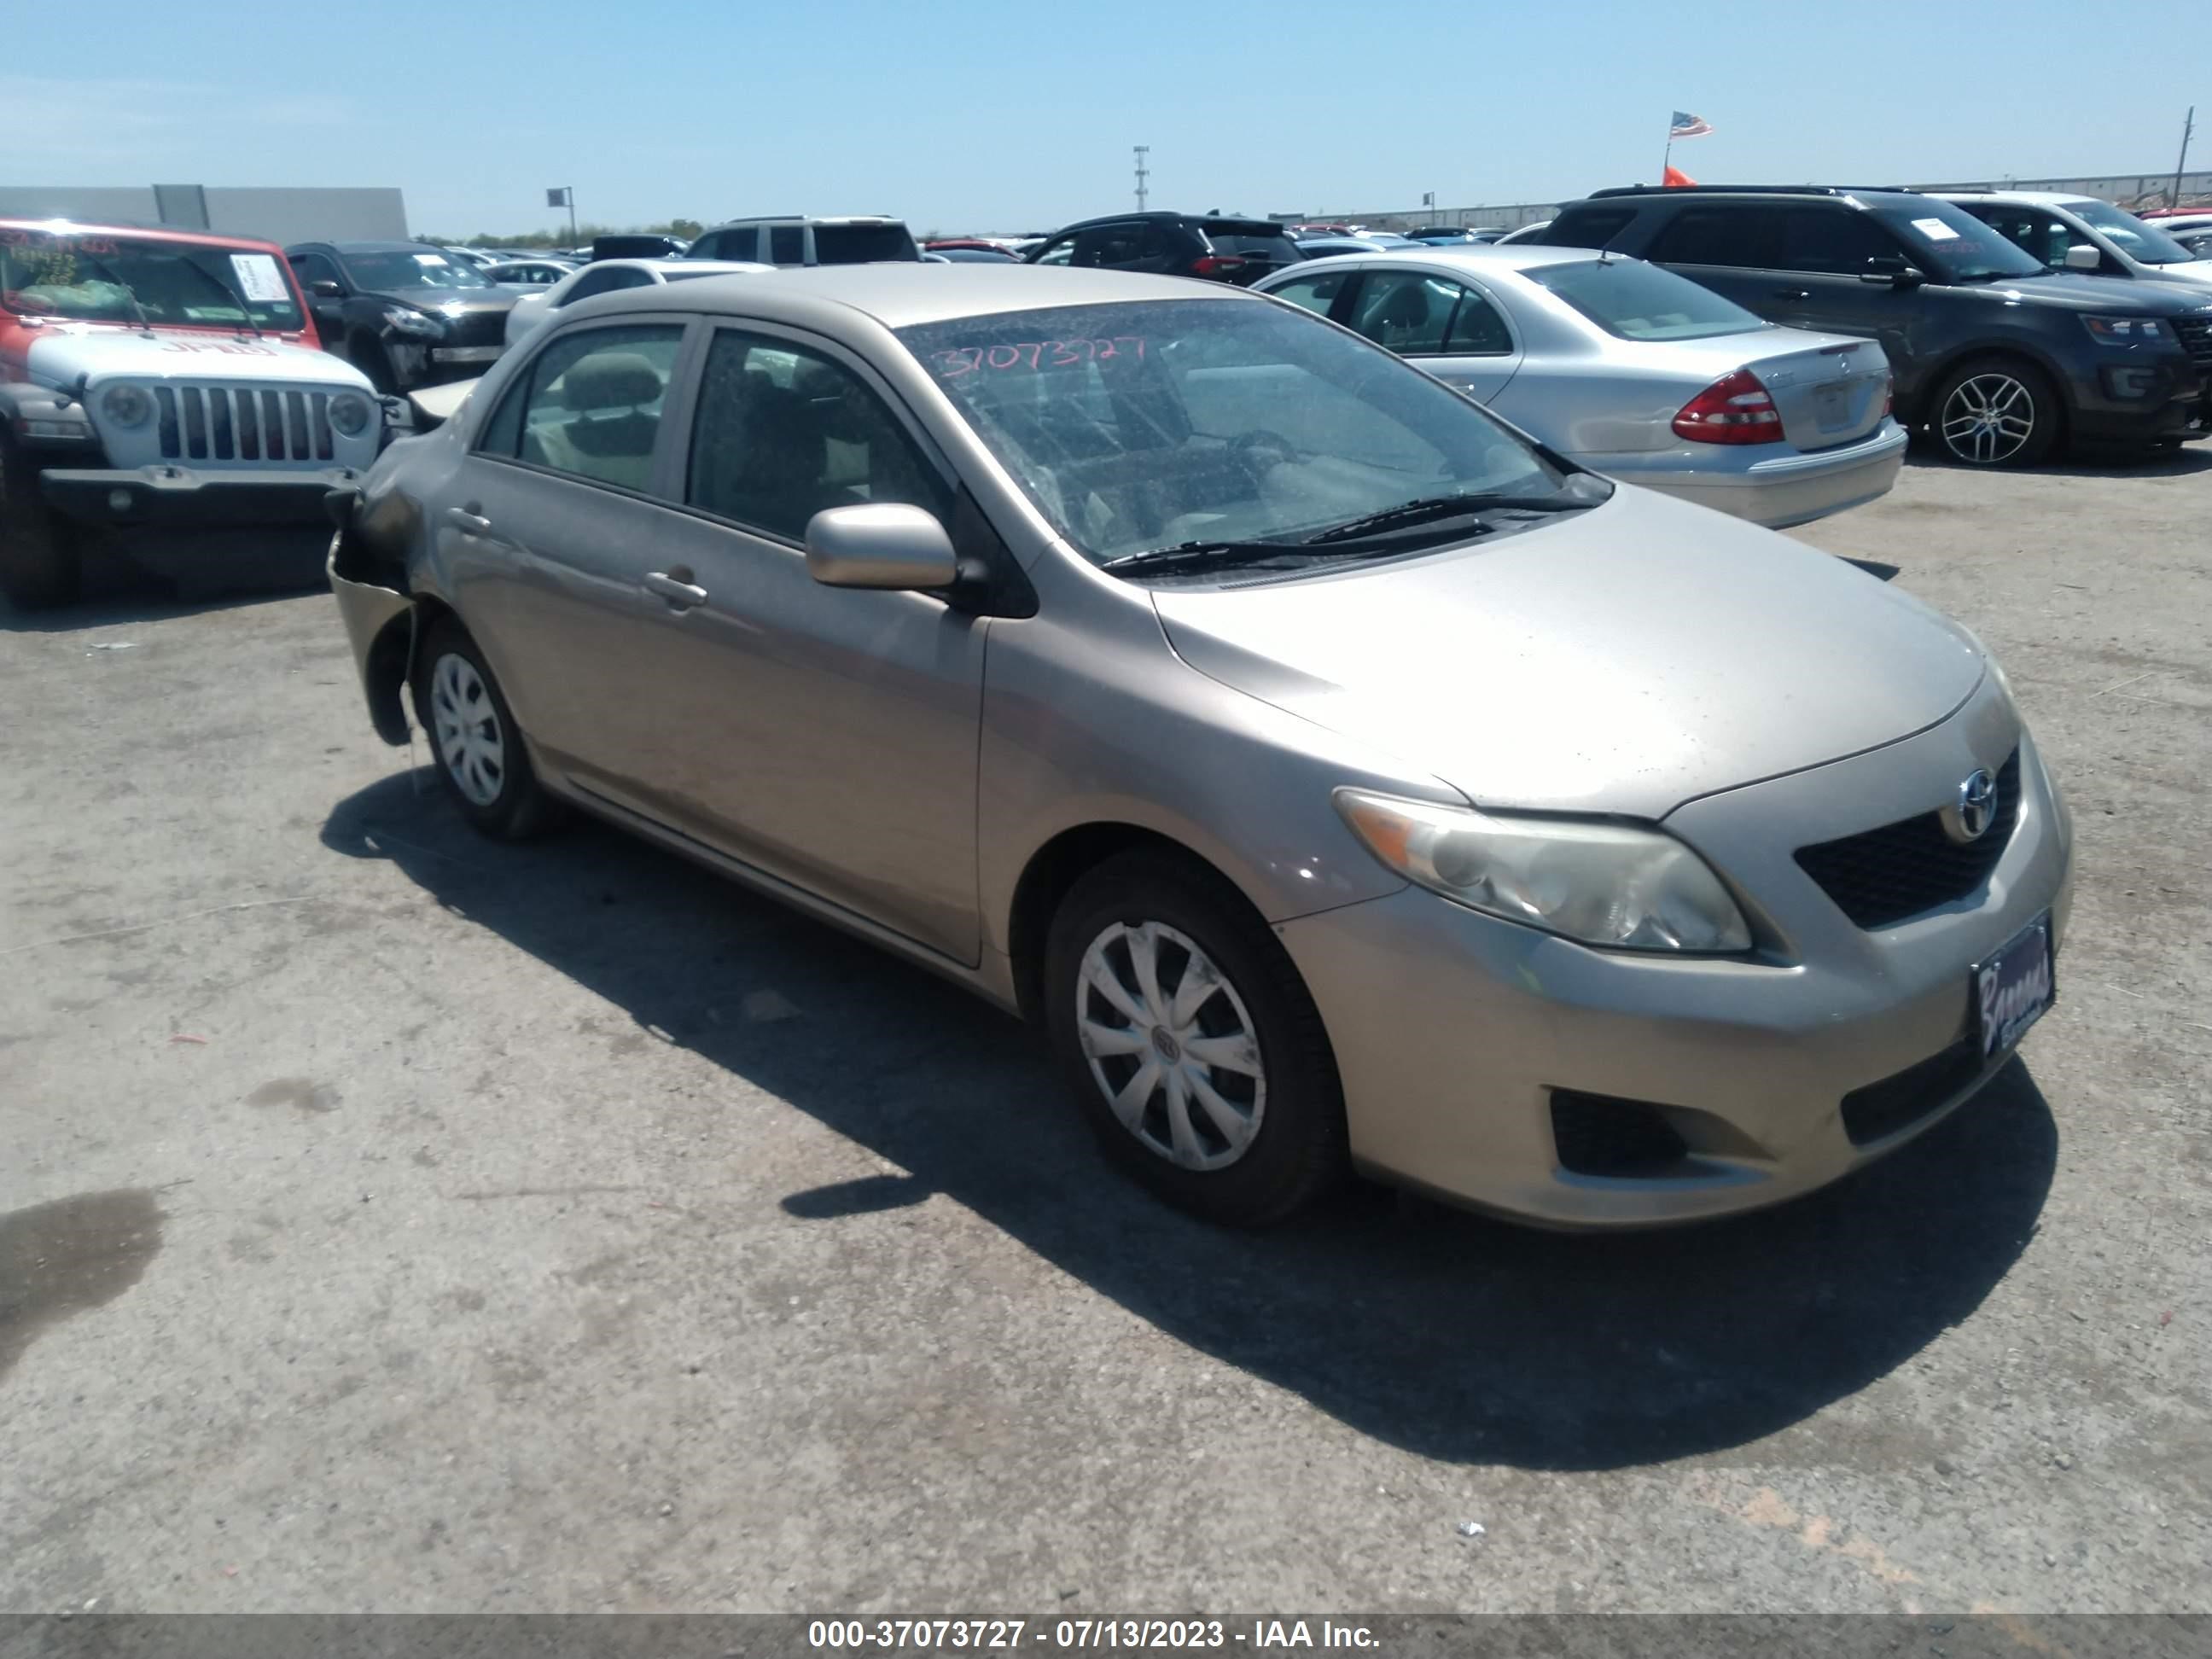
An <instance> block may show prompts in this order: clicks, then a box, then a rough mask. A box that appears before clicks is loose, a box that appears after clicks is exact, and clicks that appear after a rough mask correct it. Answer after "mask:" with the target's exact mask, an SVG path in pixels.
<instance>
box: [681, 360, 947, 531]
mask: <svg viewBox="0 0 2212 1659" xmlns="http://www.w3.org/2000/svg"><path fill="white" fill-rule="evenodd" d="M684 500H685V501H687V502H689V503H690V505H691V506H693V507H701V508H703V509H704V510H705V511H707V512H708V513H714V514H715V515H716V516H717V517H718V518H724V519H728V520H732V521H733V522H735V523H737V524H741V525H744V526H747V527H748V528H750V529H754V530H760V531H765V532H767V533H769V535H772V536H780V537H781V538H784V539H785V540H787V541H793V542H803V541H804V540H805V538H806V524H807V520H810V519H811V518H812V517H813V516H814V515H815V514H816V513H820V512H822V511H823V510H824V509H826V508H829V507H854V506H859V505H862V504H864V503H866V502H870V501H905V502H908V503H910V504H911V505H913V506H915V507H927V508H928V509H929V510H930V511H931V512H933V513H936V514H937V516H938V517H939V519H940V520H947V521H949V520H950V518H951V508H952V492H951V490H950V489H948V488H947V487H946V486H945V480H944V479H943V477H941V476H940V475H939V473H938V471H937V470H936V468H934V467H933V466H932V465H930V464H929V463H928V462H927V460H925V459H923V458H922V454H921V451H920V450H919V449H917V448H916V447H915V444H914V441H913V440H912V439H911V438H909V437H908V435H907V433H906V430H905V428H903V427H902V426H900V425H899V423H898V422H897V420H896V418H895V417H894V416H892V414H891V411H890V409H889V408H888V407H887V406H885V404H884V401H883V399H882V398H879V397H878V396H877V395H876V393H875V392H873V391H872V389H870V387H869V386H867V385H866V383H865V382H863V381H862V380H860V377H859V376H858V375H856V374H854V373H853V372H852V371H851V370H850V369H848V368H845V367H844V365H842V363H838V362H833V361H831V360H830V359H829V358H828V357H825V356H822V355H821V354H819V353H817V352H814V351H810V350H808V349H805V347H803V346H796V345H793V344H792V343H790V342H788V341H785V340H769V339H763V338H762V337H759V336H757V335H752V334H744V333H741V332H739V331H737V330H734V329H725V330H723V331H720V333H718V334H716V335H715V337H714V346H713V348H712V349H710V350H709V351H708V354H707V369H706V375H705V379H704V380H702V383H701V386H700V388H699V410H698V415H697V417H696V420H695V421H694V422H693V427H692V434H691V461H690V478H689V479H688V481H687V483H686V485H685V489H684Z"/></svg>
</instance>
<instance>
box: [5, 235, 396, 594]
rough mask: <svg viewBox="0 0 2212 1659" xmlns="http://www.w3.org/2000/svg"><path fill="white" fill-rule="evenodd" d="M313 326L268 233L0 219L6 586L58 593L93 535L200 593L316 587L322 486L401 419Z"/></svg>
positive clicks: (69, 590)
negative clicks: (280, 585)
mask: <svg viewBox="0 0 2212 1659" xmlns="http://www.w3.org/2000/svg"><path fill="white" fill-rule="evenodd" d="M313 326H314V325H313V320H312V319H311V317H310V316H309V313H308V312H307V306H306V304H305V303H304V301H303V300H302V298H301V295H300V292H299V289H298V286H297V284H296V283H295V281H294V279H293V276H292V273H291V270H290V269H289V266H287V265H286V264H285V262H284V258H283V254H282V253H281V252H278V251H277V249H276V247H275V246H274V245H273V244H270V243H266V242H257V241H251V240H240V239H238V238H235V237H226V236H214V235H208V234H199V233H192V232H184V231H176V230H171V229H167V228H163V229H146V228H126V227H122V226H114V227H109V226H95V225H80V224H75V223H69V222H51V221H44V222H35V223H33V222H26V221H21V220H0V591H4V592H6V593H7V595H8V597H9V599H12V600H14V601H15V603H16V604H18V605H52V604H59V603H62V602H64V601H66V600H68V599H70V598H72V597H74V595H75V594H76V590H77V585H78V580H79V574H80V571H81V568H82V557H83V555H84V553H85V551H86V550H88V548H89V547H90V546H92V545H94V544H102V545H105V546H106V547H109V548H112V549H113V550H117V551H118V552H120V553H121V554H122V555H123V556H125V557H126V558H127V559H129V560H130V561H131V562H134V563H137V564H138V565H141V566H143V567H145V568H149V569H152V570H154V571H155V572H156V573H157V574H162V575H166V576H168V577H170V578H172V579H173V580H175V581H177V583H178V584H179V586H185V587H189V588H191V589H193V590H196V591H205V590H207V589H210V588H218V587H231V586H251V585H258V584H261V583H266V582H271V581H276V582H286V581H298V582H302V583H305V582H312V581H313V580H318V579H319V576H320V574H321V568H322V567H321V559H322V553H323V550H324V549H325V546H326V545H327V544H328V542H329V539H330V530H329V521H328V520H327V519H326V518H325V513H324V507H323V497H324V495H325V494H326V493H327V492H328V491H329V490H331V489H335V488H337V487H339V486H341V485H343V484H345V483H350V482H351V481H352V480H353V479H354V478H356V477H357V476H358V475H359V474H360V473H361V472H362V471H364V470H366V469H367V467H368V465H369V463H370V462H371V461H373V460H374V459H375V458H376V454H377V452H378V450H379V448H380V447H381V445H382V443H383V441H384V440H385V436H386V427H387V424H388V423H389V422H390V421H392V419H393V418H395V417H400V418H404V416H399V412H398V411H397V410H390V409H388V408H387V405H386V402H385V400H384V399H382V398H380V397H379V396H378V395H377V393H376V392H375V390H374V388H373V387H372V386H370V384H369V382H368V379H367V378H366V377H365V376H364V375H363V374H362V373H361V371H360V370H359V369H357V368H354V367H353V365H352V364H350V363H348V362H343V361H342V360H341V359H339V358H337V357H334V356H331V355H330V354H328V353H327V352H325V351H323V350H321V349H319V343H318V342H317V340H316V338H315V335H314V332H313Z"/></svg>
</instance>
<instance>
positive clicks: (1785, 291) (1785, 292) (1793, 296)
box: [1774, 288, 1813, 300]
mask: <svg viewBox="0 0 2212 1659" xmlns="http://www.w3.org/2000/svg"><path fill="white" fill-rule="evenodd" d="M1774 297H1775V298H1776V299H1778V300H1809V299H1811V298H1812V297H1813V290H1812V289H1809V288H1778V289H1775V290H1774Z"/></svg>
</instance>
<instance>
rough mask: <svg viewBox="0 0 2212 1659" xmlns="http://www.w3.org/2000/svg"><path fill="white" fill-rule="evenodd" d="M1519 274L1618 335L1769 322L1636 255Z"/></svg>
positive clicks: (1684, 334)
mask: <svg viewBox="0 0 2212 1659" xmlns="http://www.w3.org/2000/svg"><path fill="white" fill-rule="evenodd" d="M1522 276H1526V277H1527V278H1528V280H1529V281H1530V282H1532V283H1535V284H1536V285H1537V286H1538V287H1539V288H1541V289H1547V290H1548V291H1549V292H1551V293H1553V294H1555V295H1558V296H1559V298H1560V299H1562V300H1564V301H1566V303H1567V304H1569V305H1571V306H1572V307H1574V308H1575V309H1576V310H1577V311H1579V312H1580V313H1582V314H1583V316H1585V317H1587V318H1589V319H1590V321H1592V322H1594V323H1595V324H1596V325H1598V326H1599V327H1600V328H1601V329H1603V330H1604V331H1606V332H1607V333H1608V334H1611V335H1614V336H1616V337H1619V338H1620V339H1623V340H1708V339H1711V338H1713V337H1716V336H1717V335H1722V334H1747V333H1749V332H1750V331H1752V330H1753V329H1760V328H1765V327H1768V326H1769V325H1768V324H1766V323H1765V322H1762V321H1761V320H1760V319H1759V318H1757V317H1755V316H1753V314H1752V313H1750V312H1748V311H1746V310H1745V309H1744V308H1743V307H1741V306H1740V305H1737V304H1736V303H1735V301H1730V300H1723V298H1721V296H1720V295H1717V294H1716V293H1714V292H1713V291H1712V290H1711V289H1708V288H1700V287H1699V285H1698V284H1697V283H1693V282H1692V281H1690V280H1689V279H1688V278H1687V277H1686V276H1676V275H1675V274H1674V272H1673V271H1671V270H1660V269H1659V267H1658V266H1656V265H1650V264H1644V261H1643V260H1641V259H1620V258H1613V259H1577V260H1576V261H1574V262H1573V263H1572V264H1561V265H1539V266H1536V267H1535V268H1534V269H1533V270H1524V271H1523V272H1522Z"/></svg>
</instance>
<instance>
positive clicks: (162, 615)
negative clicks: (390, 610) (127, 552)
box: [0, 559, 330, 634]
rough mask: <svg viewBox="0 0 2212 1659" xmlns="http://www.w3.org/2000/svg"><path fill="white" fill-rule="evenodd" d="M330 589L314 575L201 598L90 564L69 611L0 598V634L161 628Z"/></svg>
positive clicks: (107, 563)
mask: <svg viewBox="0 0 2212 1659" xmlns="http://www.w3.org/2000/svg"><path fill="white" fill-rule="evenodd" d="M329 585H330V584H329V579H328V578H327V577H325V576H323V575H321V574H319V573H318V574H317V575H316V577H315V579H314V580H312V581H310V580H307V579H305V578H304V577H302V578H301V579H300V580H284V581H281V582H269V583H264V584H261V585H258V586H252V587H238V588H225V589H222V590H220V591H214V592H195V591H192V590H190V589H180V588H179V586H178V585H177V584H176V583H175V582H173V581H171V580H168V579H167V578H165V577H162V576H157V575H155V574H150V573H149V572H147V571H144V570H142V569H140V568H137V566H135V565H131V564H129V563H126V562H124V561H123V560H120V559H113V560H106V559H101V560H94V559H88V560H87V561H86V562H85V573H84V582H83V586H82V592H81V593H80V595H79V597H78V598H76V599H73V600H71V601H70V603H69V604H67V605H55V606H52V608H50V609H42V610H33V611H27V610H25V609H23V608H22V607H21V605H15V604H14V603H13V602H11V601H10V600H9V599H7V598H6V597H5V596H4V595H0V633H6V634H75V633H78V632H82V631H87V630H89V629H99V628H118V627H123V626H126V625H128V624H130V623H149V622H165V621H167V620H168V619H169V618H171V617H196V616H198V615H199V614H201V613H202V612H203V611H234V610H238V609H240V608H241V607H243V606H246V605H266V604H269V603H270V602H271V601H273V600H276V599H298V598H299V597H300V595H301V594H302V593H311V592H314V591H315V590H316V589H317V588H321V589H323V590H324V591H325V592H327V591H328V589H329Z"/></svg>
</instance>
